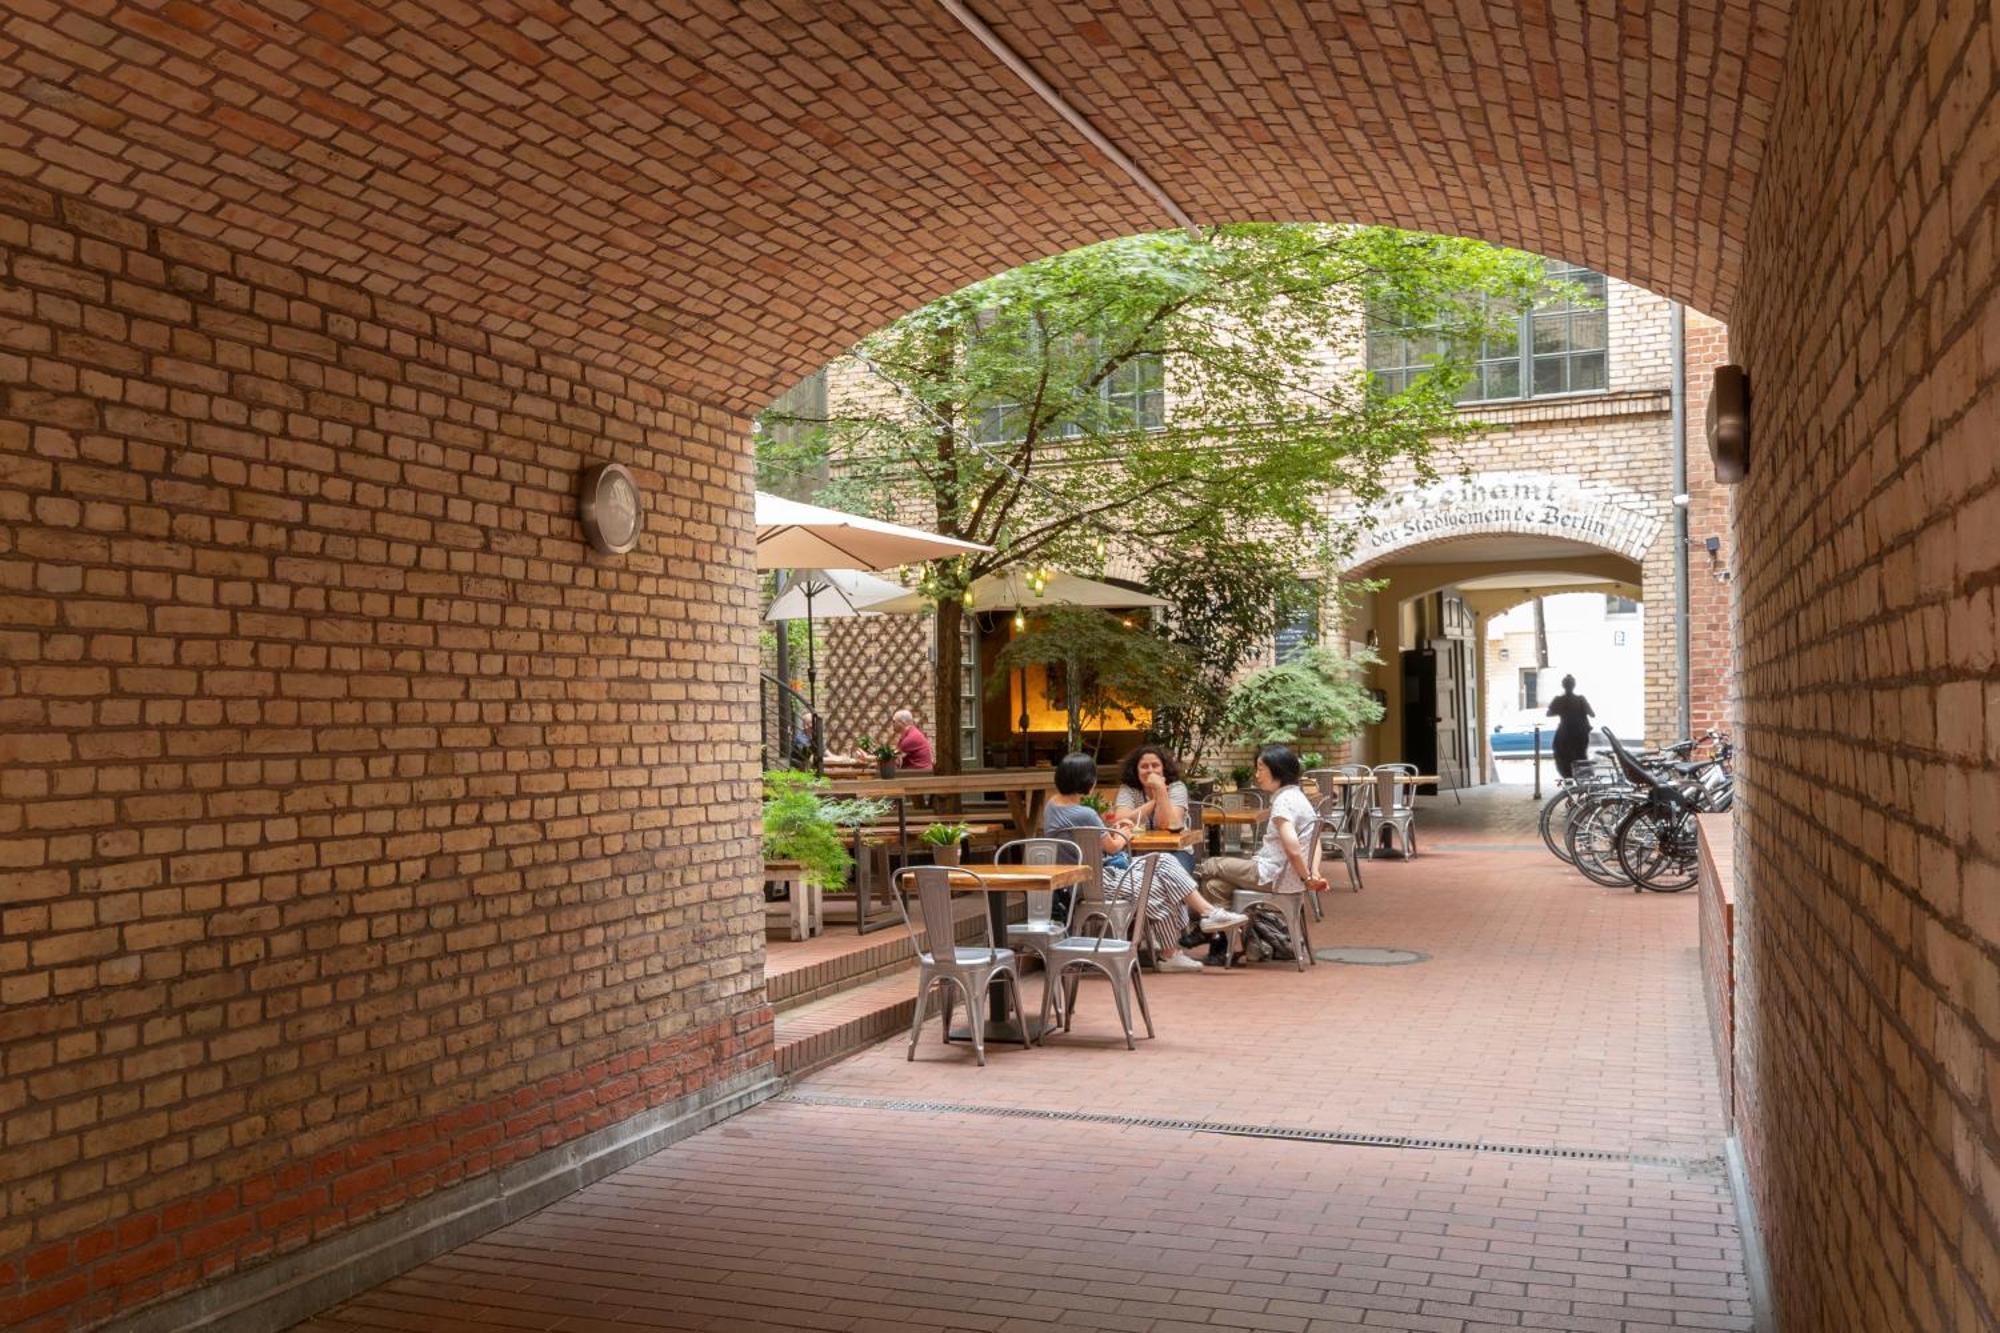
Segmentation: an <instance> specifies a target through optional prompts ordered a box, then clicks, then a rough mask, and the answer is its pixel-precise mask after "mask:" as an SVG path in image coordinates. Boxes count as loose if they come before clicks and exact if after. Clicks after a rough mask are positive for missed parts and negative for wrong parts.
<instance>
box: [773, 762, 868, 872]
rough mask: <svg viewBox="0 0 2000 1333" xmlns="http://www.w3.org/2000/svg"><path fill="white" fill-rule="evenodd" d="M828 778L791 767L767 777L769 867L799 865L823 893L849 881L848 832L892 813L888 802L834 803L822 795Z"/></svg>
mask: <svg viewBox="0 0 2000 1333" xmlns="http://www.w3.org/2000/svg"><path fill="white" fill-rule="evenodd" d="M825 786H826V780H825V779H824V778H815V777H814V776H813V775H812V774H810V773H802V772H797V771H793V770H789V769H774V770H772V771H771V772H769V773H766V774H765V775H764V863H765V864H766V865H797V866H799V867H801V868H802V869H803V871H804V873H805V876H806V878H808V879H810V880H812V881H813V883H815V884H817V885H819V886H820V888H821V889H822V890H834V889H839V888H840V887H841V886H842V885H844V884H845V883H846V881H847V871H848V868H849V867H851V866H852V865H853V864H854V858H853V857H852V856H850V855H849V854H848V851H847V831H848V830H850V829H852V828H853V827H854V826H855V825H856V824H861V823H865V822H867V821H868V820H870V819H873V818H876V817H877V816H879V815H881V814H882V813H883V811H885V810H887V809H888V803H887V802H884V801H835V800H829V799H827V798H826V797H824V796H822V795H821V794H820V793H821V791H822V789H824V788H825Z"/></svg>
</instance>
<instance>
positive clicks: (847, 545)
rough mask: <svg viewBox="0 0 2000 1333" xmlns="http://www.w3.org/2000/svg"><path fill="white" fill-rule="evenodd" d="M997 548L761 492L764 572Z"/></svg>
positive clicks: (882, 563) (877, 565) (880, 563)
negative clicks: (766, 570)
mask: <svg viewBox="0 0 2000 1333" xmlns="http://www.w3.org/2000/svg"><path fill="white" fill-rule="evenodd" d="M992 549H993V548H992V547H990V546H981V545H980V544H979V543H978V542H966V541H960V540H958V539H957V538H956V537H941V536H939V535H938V534H937V533H935V532H925V531H924V530H923V529H922V528H906V527H904V526H903V525H902V524H900V523H884V522H882V521H881V520H879V519H873V518H862V517H861V516H860V515H859V514H843V513H841V512H840V511H839V510H838V509H825V508H822V507H821V506H819V505H809V504H802V503H800V502H799V501H797V500H787V499H785V498H784V497H783V496H779V495H769V494H766V493H765V492H763V491H758V492H757V568H759V569H888V568H890V567H892V566H894V565H907V564H913V563H915V562H916V561H919V560H936V559H938V558H940V557H944V556H954V555H978V554H980V553H982V552H985V551H990V550H992Z"/></svg>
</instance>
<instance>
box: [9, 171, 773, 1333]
mask: <svg viewBox="0 0 2000 1333" xmlns="http://www.w3.org/2000/svg"><path fill="white" fill-rule="evenodd" d="M0 266H4V267H0V386H4V393H5V411H4V413H0V760H4V769H0V1004H4V1009H0V1143H4V1145H5V1150H4V1153H3V1154H0V1188H4V1196H0V1197H3V1198H4V1205H3V1206H0V1326H7V1327H13V1326H16V1325H24V1326H27V1327H37V1326H42V1325H47V1326H50V1327H59V1326H63V1325H65V1324H71V1325H73V1324H75V1323H78V1322H82V1321H86V1320H89V1319H93V1318H96V1317H99V1316H102V1315H105V1314H107V1313H109V1312H113V1311H117V1310H122V1309H127V1308H130V1307H132V1306H134V1305H136V1304H139V1303H142V1302H144V1301H146V1300H148V1299H151V1298H153V1297H155V1296H157V1295H158V1294H160V1293H162V1292H167V1291H171V1290H174V1289H177V1288H181V1287H185V1286H187V1285H189V1284H190V1283H193V1282H195V1281H196V1280H198V1279H200V1278H204V1277H209V1276H213V1275H216V1274H220V1273H224V1272H227V1271H229V1270H231V1269H233V1268H240V1267H242V1266H244V1265H247V1264H251V1263H254V1262H256V1261H257V1260H258V1259H260V1258H263V1257H265V1256H268V1255H270V1254H272V1253H274V1252H278V1251H284V1250H290V1249H294V1248H297V1247H298V1246H300V1245H303V1244H305V1243H306V1242H307V1241H309V1240H311V1239H314V1238H317V1237H322V1236H326V1235H328V1234H331V1233H333V1232H337V1231H339V1230H341V1229H342V1228H343V1227H346V1226H350V1225H352V1224H353V1223H355V1222H357V1221H359V1220H361V1219H363V1218H367V1217H369V1216H371V1215H374V1214H377V1213H380V1212H382V1211H384V1210H387V1209H391V1208H394V1207H395V1206H397V1205H398V1204H400V1203H402V1202H404V1201H406V1200H409V1199H412V1198H415V1197H418V1196H420V1195H424V1194H427V1193H430V1192H432V1191H435V1190H437V1189H438V1188H440V1187H441V1186H444V1185H447V1184H450V1183H453V1182H456V1181H460V1180H464V1179H467V1178H469V1177H472V1176H476V1175H478V1174H480V1173H482V1172H486V1171H490V1170H492V1169H494V1168H495V1167H497V1166H499V1165H501V1164H504V1163H506V1162H508V1161H510V1160H513V1159H517V1158H520V1157H523V1156H526V1155H529V1154H532V1153H534V1152H537V1151H539V1150H542V1149H545V1148H548V1147H551V1146H553V1145H555V1144H558V1143H561V1142H563V1141H565V1140H568V1139H572V1138H575V1137H576V1136H577V1135H579V1134H581V1133H584V1132H585V1131H587V1130H590V1129H593V1128H596V1127H598V1126H601V1125H604V1124H608V1123H610V1122H613V1121H616V1120H619V1119H622V1118H625V1117H627V1116H630V1115H632V1114H634V1113H636V1112H638V1111H640V1110H642V1109H644V1108H646V1107H648V1106H652V1105H656V1104H659V1103H662V1102H665V1101H669V1100H672V1099H674V1098H676V1097H679V1096H682V1095H683V1094H686V1093H688V1092H691V1091H694V1090H697V1089H699V1088H701V1087H703V1086H705V1085H707V1084H709V1083H712V1082H714V1081H715V1080H717V1079H719V1078H722V1077H726V1076H728V1075H730V1074H732V1073H735V1072H738V1071H742V1070H745V1069H747V1068H750V1067H753V1066H755V1065H756V1064H759V1063H762V1062H764V1061H766V1060H768V1058H769V1053H768V1045H769V1040H770V1036H769V1018H768V1014H767V1011H766V1010H765V1008H764V1004H763V996H762V990H761V970H762V969H761V953H760V951H761V942H762V935H763V910H762V905H761V903H759V902H758V901H757V897H756V894H755V893H754V892H752V891H750V890H749V876H750V872H751V871H752V869H753V868H754V865H755V853H756V848H755V843H754V841H753V840H752V837H751V828H752V824H751V822H750V819H749V813H750V810H751V806H750V804H749V802H750V798H751V795H752V793H753V791H754V778H755V773H754V751H753V745H754V726H753V718H752V715H751V714H752V706H751V704H750V703H749V702H747V701H748V700H749V699H752V698H754V697H755V696H754V685H753V683H752V682H753V676H752V673H753V670H754V666H755V653H756V648H755V637H754V627H753V623H752V618H753V615H754V610H753V607H752V602H753V598H754V590H753V586H752V576H751V575H750V573H749V572H748V570H747V569H745V568H744V565H745V564H746V563H747V562H746V561H744V559H743V558H742V556H741V555H740V554H739V552H741V551H742V550H743V549H745V548H746V546H747V543H748V537H749V530H750V513H749V510H750V506H749V490H750V484H749V478H748V475H747V468H748V455H747V451H746V450H745V449H744V448H743V447H742V445H741V442H740V438H739V433H740V429H741V427H740V423H738V422H737V421H735V420H734V419H733V418H731V417H730V416H728V415H725V414H721V413H718V412H714V411H707V410H703V409H701V408H699V407H698V406H696V405H694V404H691V403H687V402H683V401H676V400H671V399H668V398H666V397H664V396H662V395H661V394H659V393H658V392H656V391H654V390H652V389H651V388H649V387H648V386H645V385H640V384H634V383H628V382H626V381H624V380H622V379H620V378H618V377H616V376H613V375H609V374H605V373H603V372H600V371H596V370H591V371H585V370H584V369H583V368H582V367H580V366H579V365H577V364H576V363H574V362H569V361H565V360H563V359H562V358H559V357H553V356H549V355H546V354H538V353H536V352H533V351H531V350H530V349H529V348H527V347H525V346H522V345H520V344H515V343H510V342H508V341H506V340H505V339H502V338H499V337H496V336H491V335H489V334H486V333H483V332H481V331H480V330H478V329H474V328H468V327H464V326H457V325H450V324H447V323H444V322H441V321H439V320H436V319H434V318H432V317H429V316H426V315H423V314H421V313H418V312H416V311H414V310H412V309H410V308H408V307H404V306H401V305H398V304H397V303H396V302H394V301H392V300H389V299H386V298H384V297H380V296H375V295H371V294H370V293H368V292H366V291H361V290H357V289H355V288H351V287H345V286H341V285H339V284H336V283H333V282H329V281H326V280H324V279H321V278H318V277H314V276H311V275H308V274H305V273H302V272H300V271H297V270H295V269H291V268H287V267H284V266H282V265H278V264H273V263H268V262H265V261H262V260H259V259H256V258H252V257H250V256H248V255H245V254H242V253H234V252H231V251H230V250H227V249H225V248H223V247H221V246H218V245H215V244H212V243H207V242H200V241H196V240H193V239H190V238H188V237H186V236H183V235H177V234H175V233H173V232H170V231H167V230H163V229H159V228H154V227H149V226H146V225H142V224H140V223H139V222H137V221H135V220H133V218H131V217H130V216H123V215H115V214H112V213H108V212H106V211H103V210H101V209H98V208H95V207H87V206H83V205H80V204H78V203H77V202H76V201H74V200H72V199H68V198H59V197H56V196H52V195H50V194H47V193H44V192H42V191H40V190H36V189H32V188H28V187H25V186H20V185H17V184H8V185H3V186H0ZM603 459H616V460H618V461H621V462H624V463H626V464H628V465H630V466H631V467H632V468H633V469H634V471H635V472H636V473H637V474H638V476H639V478H640V480H641V485H642V487H643V489H644V490H645V491H646V493H647V495H648V497H649V500H650V505H651V512H650V514H649V519H648V529H647V534H646V537H645V539H644V541H643V542H642V544H641V546H640V548H639V549H638V550H636V551H634V552H633V553H632V554H630V555H628V556H625V557H622V558H597V557H592V556H590V555H588V554H587V552H586V548H585V546H584V545H583V543H582V539H581V536H580V532H579V528H578V525H577V523H576V520H575V518H574V510H575V503H574V499H573V497H574V494H575V490H576V486H577V475H578V470H579V468H580V467H581V466H582V465H584V464H586V463H589V462H593V461H597V460H603Z"/></svg>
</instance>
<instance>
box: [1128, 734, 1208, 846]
mask: <svg viewBox="0 0 2000 1333" xmlns="http://www.w3.org/2000/svg"><path fill="white" fill-rule="evenodd" d="M1187 821H1188V792H1187V784H1185V783H1183V782H1182V781H1181V766H1180V765H1179V764H1177V763H1175V762H1174V757H1173V756H1172V755H1170V754H1168V753H1167V752H1166V751H1165V750H1163V749H1161V748H1160V747H1159V746H1157V745H1142V746H1140V747H1139V748H1138V749H1136V750H1134V751H1132V753H1130V754H1128V755H1126V756H1125V765H1124V767H1123V768H1122V769H1120V770H1119V773H1118V798H1117V800H1115V801H1114V802H1113V803H1112V807H1111V826H1112V827H1113V828H1119V829H1124V830H1125V831H1126V832H1128V833H1138V832H1142V831H1144V830H1148V829H1157V830H1161V831H1164V832H1167V833H1179V832H1180V831H1181V830H1182V829H1184V828H1186V827H1187ZM1173 857H1174V860H1176V861H1178V862H1180V867H1181V869H1183V870H1186V871H1189V872H1192V871H1193V870H1194V853H1193V852H1191V851H1189V850H1187V849H1186V848H1185V847H1183V848H1181V849H1180V850H1179V851H1177V852H1175V853H1173Z"/></svg>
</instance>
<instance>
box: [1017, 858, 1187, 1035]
mask: <svg viewBox="0 0 2000 1333" xmlns="http://www.w3.org/2000/svg"><path fill="white" fill-rule="evenodd" d="M1166 859H1167V854H1166V853H1165V852H1149V853H1148V854H1146V855H1145V856H1142V857H1139V858H1138V859H1137V860H1135V861H1133V862H1132V864H1131V866H1129V867H1128V868H1127V869H1126V870H1125V872H1124V874H1123V875H1121V876H1119V879H1118V886H1117V890H1116V891H1117V892H1118V893H1119V894H1120V895H1122V896H1124V897H1127V898H1130V899H1131V901H1133V902H1134V903H1141V904H1143V903H1144V902H1145V901H1146V897H1147V895H1148V894H1150V893H1151V892H1152V889H1153V876H1154V875H1156V874H1158V873H1159V869H1160V863H1161V862H1162V861H1164V860H1166ZM1143 916H1144V914H1143V912H1139V911H1135V912H1133V913H1132V917H1131V920H1130V921H1129V922H1128V923H1127V925H1126V927H1125V935H1124V937H1123V938H1122V939H1121V938H1116V937H1113V936H1109V935H1094V936H1093V935H1072V936H1070V937H1069V938H1068V939H1065V940H1062V941H1060V942H1059V943H1057V944H1056V945H1055V946H1054V947H1053V948H1052V949H1051V950H1050V954H1051V956H1052V957H1053V959H1054V964H1055V965H1054V968H1053V969H1052V970H1051V971H1050V973H1049V984H1048V987H1047V988H1046V989H1045V990H1043V992H1042V1022H1043V1024H1044V1025H1045V1027H1046V1024H1047V1023H1048V1019H1049V1003H1050V999H1051V997H1052V996H1053V995H1054V994H1055V991H1056V988H1057V987H1058V986H1061V987H1063V988H1064V997H1063V1010H1062V1030H1063V1031H1064V1032H1068V1031H1069V1030H1070V1025H1071V1024H1072V1023H1074V1022H1075V1021H1076V1001H1077V988H1078V984H1079V983H1080V982H1081V981H1082V979H1083V978H1082V974H1083V973H1085V972H1097V973H1100V974H1102V975H1103V976H1104V977H1105V978H1107V979H1108V980H1109V981H1110V982H1111V999H1112V1003H1114V1004H1116V1005H1117V1006H1118V1021H1119V1022H1120V1023H1121V1024H1123V1025H1124V1028H1125V1049H1126V1050H1128V1051H1136V1050H1138V1049H1139V1047H1138V1044H1137V1043H1136V1042H1134V1041H1133V1039H1132V1002H1133V1001H1134V1000H1137V1001H1138V1003H1139V1015H1140V1017H1141V1018H1143V1019H1144V1020H1145V1022H1146V1035H1147V1036H1148V1037H1151V1036H1152V1035H1153V1011H1152V1009H1151V1008H1150V1007H1149V1006H1148V1005H1147V1004H1146V983H1145V982H1144V981H1142V980H1140V977H1139V946H1138V943H1137V941H1136V940H1135V939H1134V938H1133V933H1134V932H1135V931H1136V930H1137V928H1138V923H1139V921H1141V920H1142V919H1143Z"/></svg>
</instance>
